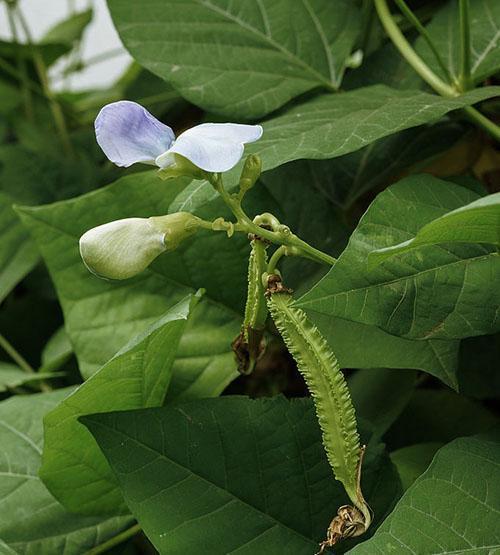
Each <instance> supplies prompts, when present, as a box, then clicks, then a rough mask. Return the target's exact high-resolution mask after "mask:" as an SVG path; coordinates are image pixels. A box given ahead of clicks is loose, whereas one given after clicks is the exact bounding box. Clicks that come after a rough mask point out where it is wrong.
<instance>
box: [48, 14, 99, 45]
mask: <svg viewBox="0 0 500 555" xmlns="http://www.w3.org/2000/svg"><path fill="white" fill-rule="evenodd" d="M91 21H92V10H85V11H83V12H80V13H75V14H73V15H71V16H70V17H68V18H67V19H65V20H64V21H61V22H59V23H57V24H56V25H54V27H52V28H51V29H49V30H48V31H47V33H45V35H44V36H43V37H42V39H41V41H40V42H41V43H42V44H51V43H52V44H65V45H68V46H73V44H74V43H75V42H76V41H78V40H80V39H81V38H82V35H83V32H84V31H85V29H86V27H87V26H88V25H89V23H90V22H91Z"/></svg>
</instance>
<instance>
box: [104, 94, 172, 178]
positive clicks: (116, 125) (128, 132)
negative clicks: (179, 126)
mask: <svg viewBox="0 0 500 555" xmlns="http://www.w3.org/2000/svg"><path fill="white" fill-rule="evenodd" d="M95 134H96V137H97V142H98V143H99V146H100V147H101V148H102V150H103V151H104V154H106V156H107V157H108V158H109V159H110V160H111V162H113V163H114V164H116V165H117V166H124V167H126V168H128V167H129V166H131V165H132V164H135V163H136V162H143V163H145V164H154V163H155V160H156V158H157V157H158V156H159V155H160V154H162V153H163V152H165V151H166V150H168V149H169V148H170V146H171V145H172V142H173V141H174V139H175V135H174V133H173V131H172V129H170V127H168V125H164V124H163V123H161V121H158V120H157V119H156V118H155V117H154V116H152V115H151V114H150V113H149V112H148V111H147V110H146V109H145V108H143V107H142V106H141V105H140V104H137V103H136V102H130V101H128V100H121V101H120V102H113V103H112V104H108V105H107V106H104V108H102V110H101V111H100V112H99V114H98V116H97V118H96V120H95Z"/></svg>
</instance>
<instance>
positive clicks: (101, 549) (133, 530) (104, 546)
mask: <svg viewBox="0 0 500 555" xmlns="http://www.w3.org/2000/svg"><path fill="white" fill-rule="evenodd" d="M140 531H141V527H140V526H139V524H134V525H133V526H131V527H130V528H127V529H126V530H124V531H123V532H121V533H120V534H117V535H116V536H113V537H112V538H111V539H109V540H108V541H105V542H104V543H101V544H100V545H97V546H96V547H94V548H93V549H90V550H89V551H87V552H86V553H85V555H99V554H100V553H105V552H106V551H108V550H109V549H111V548H112V547H114V546H115V545H119V544H120V543H123V542H124V541H125V540H128V539H129V538H131V537H132V536H135V535H136V534H138V533H139V532H140Z"/></svg>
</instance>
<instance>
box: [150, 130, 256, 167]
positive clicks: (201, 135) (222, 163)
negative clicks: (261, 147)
mask: <svg viewBox="0 0 500 555" xmlns="http://www.w3.org/2000/svg"><path fill="white" fill-rule="evenodd" d="M261 136H262V127H261V126H260V125H243V124H238V123H202V124H201V125H197V126H196V127H192V128H191V129H188V130H187V131H184V133H181V135H179V137H178V138H177V140H176V141H175V142H174V144H173V146H172V147H171V148H170V149H169V150H168V151H167V152H165V153H164V154H162V155H161V156H159V157H158V158H157V159H156V164H157V165H158V166H159V167H160V168H165V167H167V166H168V165H169V164H171V163H172V156H171V155H172V153H177V154H181V155H182V156H184V157H185V158H187V159H188V160H190V161H191V162H192V163H193V164H195V165H196V166H198V167H199V168H201V169H202V170H205V171H208V172H225V171H228V170H230V169H231V168H233V167H234V166H235V165H236V164H237V163H238V162H239V161H240V160H241V157H242V156H243V151H244V148H245V147H244V145H245V144H246V143H252V142H254V141H257V140H258V139H260V137H261Z"/></svg>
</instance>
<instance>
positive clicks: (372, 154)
mask: <svg viewBox="0 0 500 555" xmlns="http://www.w3.org/2000/svg"><path fill="white" fill-rule="evenodd" d="M464 133H465V128H464V126H462V125H460V124H458V123H456V122H444V123H441V124H437V125H433V126H427V125H424V126H421V127H416V128H412V129H406V130H405V131H400V132H399V133H395V134H393V135H390V136H388V137H385V138H383V139H379V140H377V141H374V142H372V143H371V144H369V145H368V146H366V147H364V148H362V149H361V150H357V151H356V152H352V153H351V154H346V155H344V156H340V157H338V158H334V159H333V160H297V161H295V162H290V163H289V164H285V165H283V166H280V167H278V168H276V169H275V170H273V171H270V172H266V173H264V174H263V176H262V178H263V180H264V183H266V184H267V185H268V186H269V188H270V190H271V193H272V192H273V189H272V188H274V187H280V188H285V187H287V190H288V194H295V195H297V194H300V191H299V192H296V190H297V189H299V190H300V189H303V188H304V187H306V186H308V185H310V188H311V189H312V191H314V192H316V193H321V196H320V197H319V199H318V203H319V202H323V204H324V201H322V197H323V196H324V197H326V198H328V199H329V200H330V201H331V202H332V203H333V204H334V205H336V206H339V207H341V208H342V209H343V210H348V209H349V208H351V207H352V206H353V204H354V203H355V202H356V201H357V200H358V199H359V198H360V197H361V196H362V195H364V194H365V193H367V192H368V191H370V190H371V189H375V188H377V187H380V186H386V185H387V184H388V183H389V182H390V181H392V180H394V178H395V177H396V176H398V175H400V174H401V172H403V171H408V169H412V170H414V169H415V167H421V165H422V164H423V163H425V162H426V161H429V160H430V159H432V158H434V157H436V156H438V155H440V154H442V153H443V152H444V151H446V150H448V149H450V148H451V147H452V146H453V145H454V144H456V143H457V142H458V141H459V140H460V139H462V138H463V136H464ZM311 185H312V186H311ZM320 199H321V200H320ZM330 212H331V207H330ZM325 223H326V222H325Z"/></svg>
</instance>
